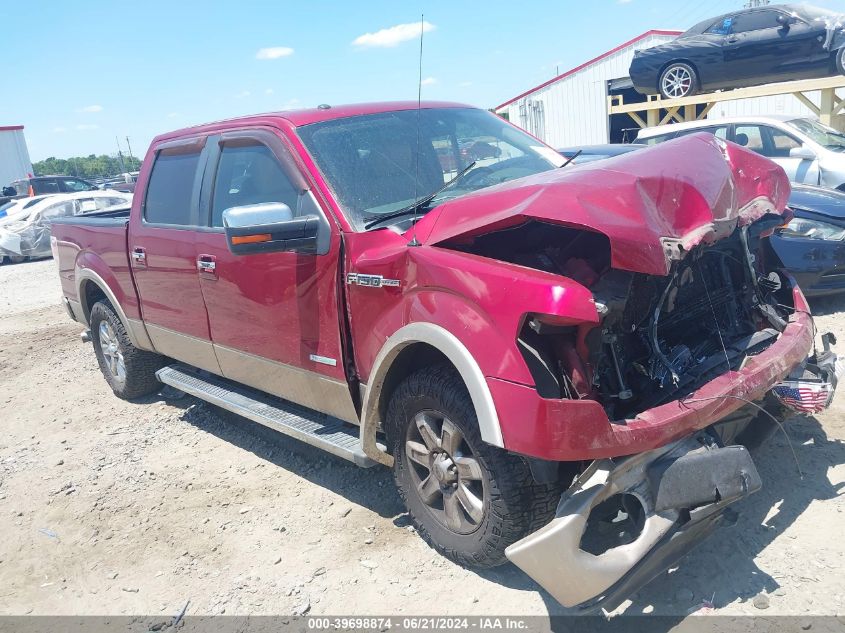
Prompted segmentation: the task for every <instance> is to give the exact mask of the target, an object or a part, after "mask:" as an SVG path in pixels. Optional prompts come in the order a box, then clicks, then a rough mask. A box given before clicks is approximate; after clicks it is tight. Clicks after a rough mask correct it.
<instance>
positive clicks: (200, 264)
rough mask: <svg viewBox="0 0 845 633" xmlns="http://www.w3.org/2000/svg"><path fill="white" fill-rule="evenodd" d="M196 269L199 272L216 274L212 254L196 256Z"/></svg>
mask: <svg viewBox="0 0 845 633" xmlns="http://www.w3.org/2000/svg"><path fill="white" fill-rule="evenodd" d="M197 270H198V271H200V272H201V273H206V274H209V275H216V271H217V261H216V259H215V258H214V255H200V256H199V257H198V258H197Z"/></svg>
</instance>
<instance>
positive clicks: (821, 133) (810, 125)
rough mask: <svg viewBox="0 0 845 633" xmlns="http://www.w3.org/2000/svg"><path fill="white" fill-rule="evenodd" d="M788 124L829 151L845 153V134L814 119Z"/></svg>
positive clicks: (794, 121) (793, 121)
mask: <svg viewBox="0 0 845 633" xmlns="http://www.w3.org/2000/svg"><path fill="white" fill-rule="evenodd" d="M787 124H788V125H791V126H792V127H794V128H795V129H796V130H798V131H799V132H802V133H803V134H805V135H806V136H808V137H809V138H810V140H812V141H815V142H816V143H818V144H819V145H822V146H824V147H826V148H827V149H832V150H834V151H837V152H843V151H845V134H842V133H841V132H837V131H836V130H834V129H833V128H832V127H827V126H826V125H822V124H821V123H819V122H818V121H813V120H812V119H793V120H792V121H787Z"/></svg>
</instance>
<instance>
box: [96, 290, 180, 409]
mask: <svg viewBox="0 0 845 633" xmlns="http://www.w3.org/2000/svg"><path fill="white" fill-rule="evenodd" d="M91 340H92V342H93V343H94V353H95V354H96V355H97V362H98V363H99V365H100V371H102V372H103V376H105V378H106V382H108V383H109V387H111V388H112V391H114V393H115V395H116V396H118V397H119V398H123V399H124V400H130V399H132V398H140V397H141V396H146V395H148V394H150V393H154V392H155V391H158V389H159V388H160V387H161V383H160V382H159V381H158V380H157V379H156V376H155V373H156V371H158V370H159V369H161V368H162V367H163V366H164V364H165V359H164V357H163V356H160V355H158V354H154V353H153V352H147V351H144V350H140V349H138V348H137V347H135V346H134V345H132V341H130V340H129V335H128V334H127V333H126V328H124V327H123V323H122V322H121V321H120V318H119V317H118V316H117V314H115V311H114V308H112V306H111V305H110V304H108V303H107V302H105V301H98V302H97V303H95V304H94V307H93V308H91Z"/></svg>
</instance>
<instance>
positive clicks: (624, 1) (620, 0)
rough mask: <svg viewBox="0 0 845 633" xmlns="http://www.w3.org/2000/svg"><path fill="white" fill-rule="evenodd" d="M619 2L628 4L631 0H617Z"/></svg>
mask: <svg viewBox="0 0 845 633" xmlns="http://www.w3.org/2000/svg"><path fill="white" fill-rule="evenodd" d="M616 1H617V2H618V3H619V4H628V3H629V2H631V0H616Z"/></svg>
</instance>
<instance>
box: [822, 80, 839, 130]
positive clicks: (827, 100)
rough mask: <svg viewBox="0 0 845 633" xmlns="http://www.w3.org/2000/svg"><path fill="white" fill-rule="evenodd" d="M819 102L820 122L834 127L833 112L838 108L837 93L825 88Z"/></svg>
mask: <svg viewBox="0 0 845 633" xmlns="http://www.w3.org/2000/svg"><path fill="white" fill-rule="evenodd" d="M821 95H822V96H821V101H820V102H819V121H821V123H822V124H823V125H833V111H834V109H835V108H836V91H835V90H834V89H833V88H824V89H822V91H821Z"/></svg>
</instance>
